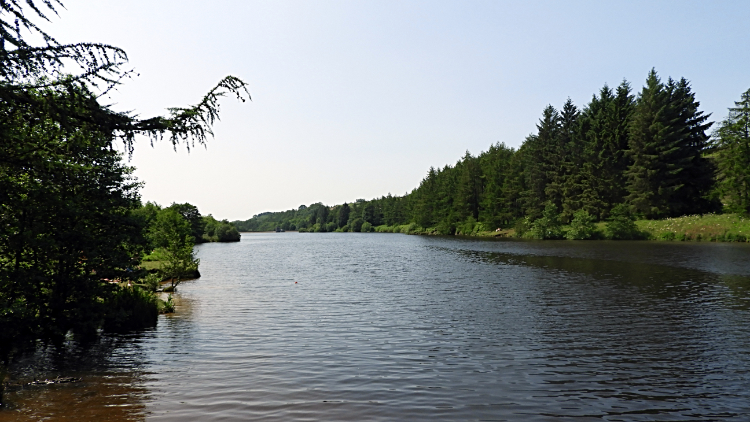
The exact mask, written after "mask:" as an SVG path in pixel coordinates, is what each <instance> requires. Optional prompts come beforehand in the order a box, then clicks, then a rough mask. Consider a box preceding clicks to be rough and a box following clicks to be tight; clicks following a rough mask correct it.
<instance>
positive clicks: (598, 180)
mask: <svg viewBox="0 0 750 422" xmlns="http://www.w3.org/2000/svg"><path fill="white" fill-rule="evenodd" d="M633 108H634V97H633V95H632V94H631V90H630V84H629V83H628V82H627V81H623V82H622V83H621V84H620V86H619V87H617V91H616V92H613V91H612V89H611V88H609V87H608V86H607V85H605V86H604V87H603V88H602V89H601V90H600V91H599V96H596V95H594V97H593V98H592V100H591V102H590V103H589V104H588V106H587V107H586V109H585V110H584V112H583V115H582V118H581V137H582V138H583V139H582V143H583V145H584V146H583V148H584V151H583V154H582V156H583V158H582V163H581V168H582V169H581V175H582V176H581V188H580V189H581V200H580V207H581V208H582V209H584V210H586V211H587V212H589V213H590V214H591V215H593V216H595V217H596V218H597V219H605V218H607V217H608V216H609V212H610V210H611V209H612V207H614V206H615V205H617V204H619V203H622V202H624V198H625V196H626V195H627V190H626V188H625V185H626V180H627V178H626V175H625V172H626V171H627V169H628V167H629V165H630V162H631V160H630V157H629V156H628V154H627V150H628V125H629V123H630V119H631V116H632V113H633Z"/></svg>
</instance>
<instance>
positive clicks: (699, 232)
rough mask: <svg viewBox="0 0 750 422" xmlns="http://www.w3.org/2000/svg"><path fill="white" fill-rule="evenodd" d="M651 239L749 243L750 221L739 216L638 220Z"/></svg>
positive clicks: (707, 215) (696, 216)
mask: <svg viewBox="0 0 750 422" xmlns="http://www.w3.org/2000/svg"><path fill="white" fill-rule="evenodd" d="M636 225H637V226H638V229H639V230H641V231H643V232H645V233H647V234H648V236H649V239H651V240H683V241H684V240H693V241H710V242H717V241H718V242H747V240H748V236H749V235H750V218H748V217H746V216H742V215H739V214H704V215H702V216H701V215H688V216H685V217H677V218H667V219H664V220H641V221H637V222H636Z"/></svg>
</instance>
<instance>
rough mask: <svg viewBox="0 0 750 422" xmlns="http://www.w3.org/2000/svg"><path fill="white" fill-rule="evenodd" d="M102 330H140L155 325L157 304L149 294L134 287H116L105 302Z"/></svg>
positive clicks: (157, 310) (157, 311) (154, 298)
mask: <svg viewBox="0 0 750 422" xmlns="http://www.w3.org/2000/svg"><path fill="white" fill-rule="evenodd" d="M105 309H106V312H105V314H104V329H105V330H107V331H114V332H125V331H133V330H140V329H143V328H147V327H153V326H155V325H156V318H157V316H158V315H159V304H158V300H157V298H156V296H154V295H153V294H152V293H151V292H149V291H147V290H144V289H141V288H139V287H135V286H132V287H130V286H123V287H118V288H117V289H116V290H115V291H114V292H113V293H112V294H111V295H110V296H109V297H108V298H107V301H106V302H105Z"/></svg>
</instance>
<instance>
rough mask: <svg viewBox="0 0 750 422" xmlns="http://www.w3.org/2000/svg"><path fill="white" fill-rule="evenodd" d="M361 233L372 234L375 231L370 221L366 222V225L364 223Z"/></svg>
mask: <svg viewBox="0 0 750 422" xmlns="http://www.w3.org/2000/svg"><path fill="white" fill-rule="evenodd" d="M359 231H361V232H362V233H370V232H372V231H375V229H374V228H373V227H372V224H370V222H369V221H365V222H364V223H362V226H361V227H360V229H359Z"/></svg>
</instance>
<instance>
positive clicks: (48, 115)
mask: <svg viewBox="0 0 750 422" xmlns="http://www.w3.org/2000/svg"><path fill="white" fill-rule="evenodd" d="M56 7H62V3H61V2H60V1H58V0H54V1H53V0H41V1H34V0H26V1H24V2H17V1H7V2H5V1H4V2H0V143H2V145H0V185H1V186H0V195H1V196H2V198H0V199H2V201H1V202H0V337H1V338H0V349H2V350H0V360H4V359H6V358H7V353H8V350H10V348H11V347H12V346H13V343H14V342H15V341H16V340H18V339H19V338H21V337H25V338H34V337H38V338H46V339H50V338H53V339H60V338H62V336H64V335H65V334H66V333H67V332H68V331H70V330H72V331H74V332H79V333H82V332H84V333H92V332H95V330H96V329H97V328H98V327H99V326H100V322H101V320H102V318H103V316H104V313H105V310H104V305H103V304H104V303H106V301H107V300H108V298H110V297H111V294H112V290H113V288H112V286H111V284H110V283H109V281H108V280H113V279H119V280H128V279H132V278H133V277H135V275H136V272H135V271H133V269H134V268H135V267H136V266H137V264H138V263H139V260H140V256H141V255H142V252H143V248H144V246H145V244H146V240H145V238H144V236H143V227H144V224H143V223H144V221H146V220H145V219H144V218H146V219H147V218H148V215H136V214H134V213H133V211H134V210H135V209H136V208H137V207H138V206H139V202H140V201H139V197H138V188H139V184H138V183H137V181H135V179H133V178H132V176H131V169H130V168H129V167H127V166H125V165H124V164H123V163H122V157H121V155H120V154H118V153H117V152H116V151H115V149H114V148H115V145H114V144H115V142H117V141H121V142H123V143H124V146H125V149H126V151H128V152H132V150H133V141H134V139H135V136H136V135H139V134H140V135H145V136H147V137H149V138H150V139H151V142H152V143H153V142H155V141H158V140H161V139H163V138H164V137H165V136H166V137H167V138H168V139H169V141H170V142H171V143H172V144H173V145H174V147H175V148H176V147H177V145H183V146H185V147H186V148H188V150H189V149H190V148H191V147H193V146H194V145H195V143H198V144H199V145H203V144H205V142H206V139H207V137H208V136H211V135H212V134H213V133H212V125H213V124H214V123H215V121H216V119H217V118H218V101H219V100H220V99H221V98H222V97H224V96H226V95H230V94H231V95H235V96H236V97H237V98H238V99H240V100H242V101H244V100H245V98H246V97H247V98H249V95H248V94H247V90H246V83H245V82H244V81H242V80H240V79H238V78H236V77H234V76H228V77H226V78H224V79H222V80H221V81H220V82H219V83H218V84H217V85H216V87H214V88H213V89H212V90H210V91H209V92H208V93H207V94H206V95H205V96H204V97H203V99H202V100H201V101H200V102H198V103H197V104H196V105H193V106H188V107H175V108H170V109H168V114H167V116H157V117H153V118H148V119H140V118H138V117H137V115H135V114H134V113H122V112H117V111H114V110H112V109H111V108H110V107H109V106H107V105H102V104H101V103H100V102H99V97H100V96H101V95H103V94H104V93H106V92H107V91H108V90H110V89H112V88H113V87H115V86H116V85H117V84H119V83H120V82H121V81H122V80H123V79H124V78H127V77H129V75H130V72H129V71H123V70H122V69H121V68H122V66H123V65H124V64H125V63H127V55H126V54H125V52H124V51H123V50H121V49H119V48H116V47H112V46H108V45H104V44H96V43H79V44H68V45H61V44H59V43H58V42H57V41H56V40H55V39H54V38H53V37H51V36H50V35H48V34H47V33H45V32H44V31H42V30H41V29H40V28H39V26H38V25H37V24H36V23H34V21H33V19H40V20H48V19H47V17H46V15H45V13H47V14H48V13H56V9H55V8H56ZM26 31H29V32H30V33H32V34H35V35H37V36H39V38H40V39H41V40H42V41H43V44H42V45H41V46H34V45H30V44H29V43H28V42H27V41H26V39H25V38H24V37H25V36H26ZM94 91H96V92H98V95H97V94H95V92H94ZM180 218H181V219H182V220H183V221H184V219H183V218H182V217H181V216H180Z"/></svg>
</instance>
